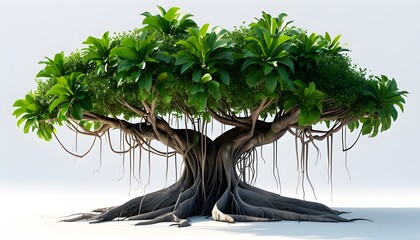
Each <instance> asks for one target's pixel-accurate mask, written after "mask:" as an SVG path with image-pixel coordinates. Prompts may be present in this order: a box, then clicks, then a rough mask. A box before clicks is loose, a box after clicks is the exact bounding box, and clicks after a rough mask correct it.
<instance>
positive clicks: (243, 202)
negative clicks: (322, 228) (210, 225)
mask: <svg viewBox="0 0 420 240" xmlns="http://www.w3.org/2000/svg"><path fill="white" fill-rule="evenodd" d="M343 213H345V212H340V211H336V210H333V209H331V208H329V207H327V206H325V205H323V204H320V203H316V202H309V201H303V200H298V199H292V198H286V197H282V196H280V195H277V194H274V193H271V192H267V191H264V190H262V189H258V188H255V187H253V186H250V185H248V184H245V183H243V182H241V183H239V184H238V186H236V187H235V188H234V189H233V190H230V191H229V190H227V191H226V192H225V194H223V196H222V197H221V198H220V199H219V201H217V202H216V204H215V206H214V208H213V211H212V217H213V219H214V220H216V221H222V222H228V223H233V222H248V221H253V222H261V221H282V220H287V221H299V222H300V221H312V222H353V221H356V220H367V219H361V218H357V219H347V218H343V217H341V216H340V215H341V214H343ZM368 221H369V220H368Z"/></svg>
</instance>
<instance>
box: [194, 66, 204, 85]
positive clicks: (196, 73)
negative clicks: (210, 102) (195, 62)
mask: <svg viewBox="0 0 420 240" xmlns="http://www.w3.org/2000/svg"><path fill="white" fill-rule="evenodd" d="M202 72H203V70H202V69H200V68H196V69H194V71H193V74H192V80H193V81H194V82H199V81H200V78H201V73H202Z"/></svg>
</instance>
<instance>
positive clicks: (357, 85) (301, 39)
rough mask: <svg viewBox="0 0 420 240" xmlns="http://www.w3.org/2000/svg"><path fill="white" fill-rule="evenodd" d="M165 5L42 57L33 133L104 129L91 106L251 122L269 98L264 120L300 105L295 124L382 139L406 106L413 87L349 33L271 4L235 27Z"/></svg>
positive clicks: (32, 103) (20, 108) (29, 113)
mask: <svg viewBox="0 0 420 240" xmlns="http://www.w3.org/2000/svg"><path fill="white" fill-rule="evenodd" d="M159 9H160V11H161V14H160V15H159V14H158V15H152V14H150V13H149V12H145V13H143V14H142V15H143V16H145V19H144V20H143V24H144V26H143V27H142V28H139V29H134V30H132V31H129V32H124V33H119V34H115V36H110V35H109V32H106V33H104V34H103V36H102V37H99V38H97V37H92V36H90V37H88V38H87V39H86V41H84V42H83V44H84V46H85V47H84V48H83V49H82V50H81V51H75V52H72V53H70V54H68V55H67V56H66V55H65V54H64V53H63V52H61V53H57V54H56V55H55V56H54V57H53V58H48V57H47V58H46V60H45V61H41V62H40V63H41V64H43V65H45V68H44V69H42V70H41V71H40V72H39V73H38V74H37V75H36V77H37V83H38V88H37V89H36V90H35V91H31V92H29V93H28V94H27V95H26V96H25V98H24V99H19V100H17V101H16V102H15V104H14V107H16V110H15V112H14V113H13V114H14V115H15V116H16V117H17V118H19V121H18V125H19V126H20V125H23V126H24V127H23V128H24V132H25V133H27V132H29V131H35V132H36V133H37V134H38V136H39V137H40V138H43V139H45V140H50V139H51V138H52V133H53V132H54V131H55V126H56V125H62V124H63V123H65V122H67V121H70V120H74V121H76V122H77V123H79V124H80V125H82V126H84V127H85V128H86V129H87V130H92V129H93V128H92V127H93V126H95V129H98V128H100V125H101V124H100V123H101V121H94V122H96V124H94V123H93V122H91V121H83V120H84V116H89V114H90V113H94V114H98V115H102V116H111V117H115V118H120V117H122V118H123V119H125V120H128V119H131V118H137V117H142V118H144V117H146V116H147V115H148V114H156V115H159V116H164V115H168V114H172V116H175V117H181V116H182V115H184V114H186V115H188V116H190V117H193V118H203V119H205V120H206V121H209V120H210V118H213V119H215V120H217V121H220V122H222V123H224V124H228V125H232V126H238V127H241V126H243V127H245V126H246V125H249V124H248V123H247V120H246V119H241V118H238V117H237V115H240V114H244V116H246V115H249V114H250V113H251V112H252V111H253V110H254V109H256V108H258V106H260V105H264V109H263V110H262V111H260V113H259V114H258V118H259V119H266V118H267V116H276V115H279V114H280V113H283V112H291V111H299V114H298V115H299V120H298V124H297V126H296V127H299V128H308V129H309V128H311V126H312V125H313V124H316V123H318V122H327V123H328V122H330V121H335V120H339V121H341V122H343V124H345V125H348V127H349V128H350V129H351V130H354V129H356V128H358V127H361V129H362V134H363V135H370V136H372V137H374V136H376V135H377V134H378V132H380V131H385V130H387V129H388V128H389V127H390V126H391V123H392V121H395V120H396V119H397V116H398V112H397V108H400V109H401V110H403V104H404V98H403V97H404V96H405V95H406V92H405V91H400V90H399V89H398V87H397V83H396V81H395V80H394V79H389V78H388V77H386V76H368V75H367V71H366V70H365V69H359V68H357V67H356V66H355V65H353V64H352V63H351V59H350V57H349V56H348V55H347V54H346V52H347V51H348V50H347V49H345V48H344V47H343V46H342V45H341V44H340V42H339V39H340V36H337V37H331V36H330V35H329V34H328V33H325V34H324V35H318V34H315V33H312V34H308V33H307V32H306V31H305V30H303V29H301V28H298V27H295V26H291V21H289V22H287V21H286V17H287V15H286V14H280V15H279V16H277V17H272V16H271V15H270V14H267V13H264V12H263V13H262V16H261V18H258V19H256V21H255V22H253V23H251V24H250V25H249V26H242V27H239V28H235V29H233V30H231V31H228V30H226V29H222V28H220V27H215V28H212V29H211V28H210V25H209V24H204V25H203V26H201V27H199V26H197V24H196V23H195V22H194V21H193V20H192V19H191V17H192V15H191V14H186V15H181V14H180V12H179V8H176V7H173V8H171V9H169V10H168V11H165V10H164V9H163V8H160V7H159ZM143 103H144V105H146V106H150V107H153V109H147V108H145V106H144V105H143ZM263 103H264V104H263ZM128 105H130V106H131V108H130V107H128ZM133 109H136V110H134V111H133ZM150 110H153V112H152V111H150ZM89 120H91V119H89Z"/></svg>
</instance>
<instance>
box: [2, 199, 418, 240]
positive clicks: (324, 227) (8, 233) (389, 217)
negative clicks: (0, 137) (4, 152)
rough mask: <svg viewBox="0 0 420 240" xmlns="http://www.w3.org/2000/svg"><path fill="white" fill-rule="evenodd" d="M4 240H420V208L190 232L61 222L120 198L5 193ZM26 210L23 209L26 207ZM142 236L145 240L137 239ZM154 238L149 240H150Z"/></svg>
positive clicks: (209, 226)
mask: <svg viewBox="0 0 420 240" xmlns="http://www.w3.org/2000/svg"><path fill="white" fill-rule="evenodd" d="M0 196H1V205H0V210H1V212H2V213H3V217H2V218H1V219H0V239H7V240H9V239H10V240H14V239H44V240H49V239H51V240H53V239H54V240H55V239H63V240H66V239H72V240H73V239H78V240H84V239H89V240H91V239H101V240H108V239H124V240H130V239H147V238H148V237H153V238H154V239H183V240H187V239H198V238H199V239H228V238H230V239H241V240H246V239H311V240H313V239H346V240H349V239H381V240H384V239H404V240H411V239H413V240H414V239H420V208H361V207H358V208H354V207H353V208H346V207H344V208H339V209H338V210H346V211H351V212H353V213H352V214H350V215H349V216H348V217H350V218H358V217H363V218H369V219H371V220H373V221H374V222H366V221H358V222H354V223H308V222H302V223H298V222H269V223H236V224H226V223H220V222H215V221H213V220H211V219H205V218H204V217H194V218H191V223H192V226H191V227H187V228H175V227H169V223H160V224H156V225H151V226H131V225H132V224H134V223H135V222H127V221H125V222H108V223H102V224H95V225H92V224H88V223H86V222H78V223H62V222H57V221H58V220H60V218H59V217H60V216H64V215H66V214H69V213H75V212H78V211H80V210H82V211H83V210H86V211H87V210H88V209H91V208H95V207H98V206H102V205H104V204H105V205H112V204H115V203H116V202H115V201H117V203H118V202H119V201H121V200H122V199H116V198H115V197H114V198H108V199H104V198H103V197H101V198H100V199H101V200H98V198H97V196H94V195H93V194H83V195H74V194H71V195H70V194H61V193H43V194H27V193H26V194H25V193H22V192H21V193H14V192H6V191H1V195H0ZM23 206H26V207H25V208H22V207H23ZM140 236H141V238H139V237H140ZM149 239H150V238H149Z"/></svg>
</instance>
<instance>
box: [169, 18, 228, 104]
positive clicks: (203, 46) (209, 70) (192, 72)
mask: <svg viewBox="0 0 420 240" xmlns="http://www.w3.org/2000/svg"><path fill="white" fill-rule="evenodd" d="M208 28H209V25H208V24H205V25H203V27H202V28H201V29H198V28H195V27H194V28H189V29H188V33H189V34H190V36H189V38H188V39H186V40H181V41H179V42H178V43H177V44H179V45H182V46H183V47H184V49H182V50H181V51H180V52H179V53H178V54H176V55H175V58H176V61H175V65H177V66H178V65H179V66H181V69H180V74H181V75H184V74H188V75H189V76H191V80H192V83H191V84H190V87H189V93H190V96H189V98H188V105H190V106H195V108H196V110H197V111H198V112H203V111H204V110H205V109H206V106H207V99H208V97H209V96H212V97H213V98H214V99H215V100H220V99H221V97H222V96H221V92H220V88H219V86H220V84H219V82H220V83H223V84H224V85H226V86H229V84H230V74H229V72H228V71H227V70H226V69H225V66H227V65H232V64H233V62H234V60H233V52H232V51H231V49H230V48H231V47H232V41H230V40H229V39H224V37H225V36H226V34H227V31H226V30H224V29H218V28H215V29H213V30H212V31H211V32H210V33H208V32H207V31H208Z"/></svg>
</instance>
